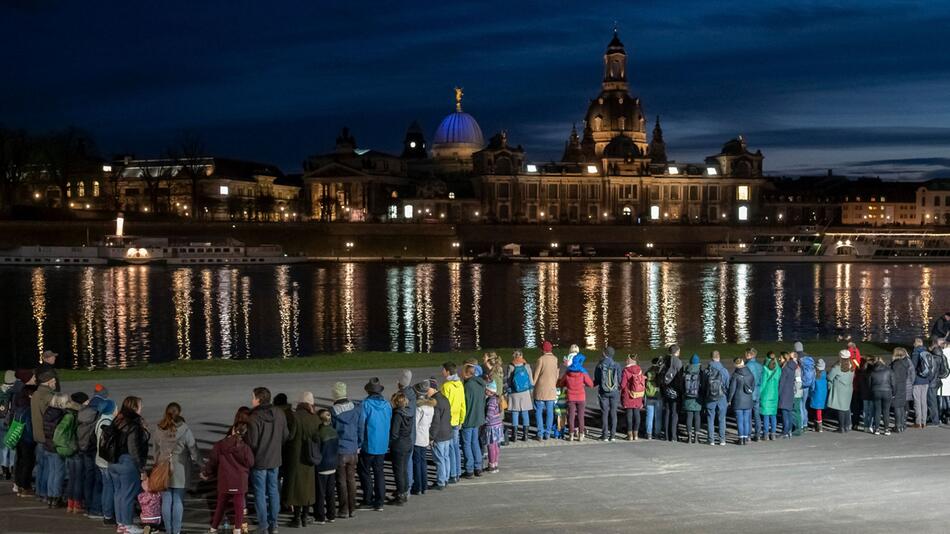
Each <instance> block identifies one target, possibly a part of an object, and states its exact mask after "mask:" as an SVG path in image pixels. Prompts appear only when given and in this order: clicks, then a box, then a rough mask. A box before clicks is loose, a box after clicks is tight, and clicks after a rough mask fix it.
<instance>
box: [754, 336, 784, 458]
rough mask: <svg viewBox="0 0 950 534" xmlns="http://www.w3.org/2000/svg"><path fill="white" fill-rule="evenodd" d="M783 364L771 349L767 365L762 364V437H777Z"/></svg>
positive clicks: (771, 438) (769, 438) (760, 394)
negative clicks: (777, 416)
mask: <svg viewBox="0 0 950 534" xmlns="http://www.w3.org/2000/svg"><path fill="white" fill-rule="evenodd" d="M781 374H782V366H781V364H780V363H779V360H778V358H777V357H776V356H775V353H774V352H772V351H769V353H768V355H767V357H766V359H765V365H763V366H762V384H761V385H760V386H759V413H761V414H762V432H763V433H762V439H765V438H766V437H768V440H769V441H772V440H774V439H775V433H776V432H777V427H778V424H777V423H778V422H777V421H776V414H777V413H778V397H779V382H780V381H781V378H780V377H781Z"/></svg>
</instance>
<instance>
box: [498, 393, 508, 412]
mask: <svg viewBox="0 0 950 534" xmlns="http://www.w3.org/2000/svg"><path fill="white" fill-rule="evenodd" d="M498 407H499V408H501V411H503V412H505V411H507V410H508V395H502V396H501V397H500V398H499V401H498Z"/></svg>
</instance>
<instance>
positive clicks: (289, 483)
mask: <svg viewBox="0 0 950 534" xmlns="http://www.w3.org/2000/svg"><path fill="white" fill-rule="evenodd" d="M320 424H321V423H320V417H319V416H318V415H317V414H313V413H310V412H308V411H307V410H306V409H304V408H303V407H301V406H298V407H297V411H295V412H294V413H293V415H291V416H290V418H289V419H288V420H287V426H288V427H290V440H289V441H287V449H286V452H285V455H284V462H283V465H282V467H283V471H284V491H283V492H281V501H282V502H283V503H286V504H287V505H289V506H309V505H311V504H313V503H314V502H316V500H317V488H316V485H315V484H316V474H315V471H314V470H313V467H314V466H312V465H307V463H305V462H304V457H305V455H309V451H310V442H312V441H318V440H319V439H320V438H319V434H318V433H319V430H320Z"/></svg>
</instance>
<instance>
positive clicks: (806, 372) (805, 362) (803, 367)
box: [794, 341, 817, 430]
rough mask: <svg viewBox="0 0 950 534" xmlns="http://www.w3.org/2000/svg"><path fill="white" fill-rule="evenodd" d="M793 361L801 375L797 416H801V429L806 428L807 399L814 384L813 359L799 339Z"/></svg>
mask: <svg viewBox="0 0 950 534" xmlns="http://www.w3.org/2000/svg"><path fill="white" fill-rule="evenodd" d="M794 349H795V361H796V362H798V367H799V371H800V373H801V377H802V396H801V399H802V401H801V404H800V406H799V410H798V413H799V417H800V418H801V426H800V427H799V428H801V429H802V430H804V429H807V428H808V399H809V398H811V392H812V388H814V386H815V376H816V374H817V371H816V369H815V359H814V358H812V357H811V355H810V354H808V353H806V352H805V346H804V345H802V342H801V341H796V342H795V345H794Z"/></svg>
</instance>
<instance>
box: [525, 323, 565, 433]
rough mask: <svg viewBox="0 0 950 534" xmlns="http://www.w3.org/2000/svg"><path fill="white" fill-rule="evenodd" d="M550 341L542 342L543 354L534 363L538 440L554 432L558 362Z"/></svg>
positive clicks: (533, 378) (535, 413)
mask: <svg viewBox="0 0 950 534" xmlns="http://www.w3.org/2000/svg"><path fill="white" fill-rule="evenodd" d="M553 350H554V345H552V344H551V342H550V341H544V342H542V343H541V356H540V357H539V358H538V361H537V363H535V364H534V376H533V377H532V380H531V382H532V383H533V384H534V416H535V422H536V425H537V428H538V436H537V437H538V440H546V439H548V438H550V437H552V435H553V433H554V401H556V400H557V379H558V373H559V371H558V364H557V356H555V355H554V354H553V353H552V351H553Z"/></svg>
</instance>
